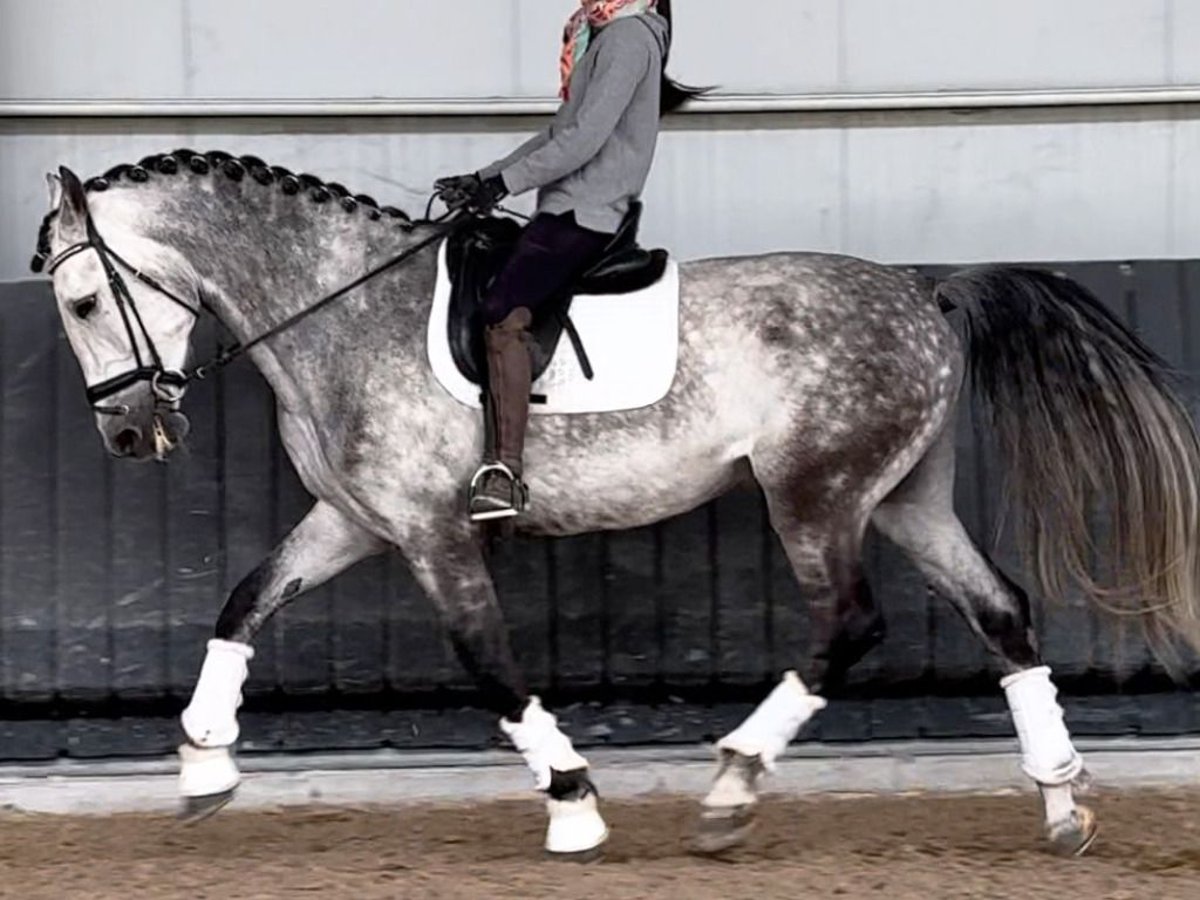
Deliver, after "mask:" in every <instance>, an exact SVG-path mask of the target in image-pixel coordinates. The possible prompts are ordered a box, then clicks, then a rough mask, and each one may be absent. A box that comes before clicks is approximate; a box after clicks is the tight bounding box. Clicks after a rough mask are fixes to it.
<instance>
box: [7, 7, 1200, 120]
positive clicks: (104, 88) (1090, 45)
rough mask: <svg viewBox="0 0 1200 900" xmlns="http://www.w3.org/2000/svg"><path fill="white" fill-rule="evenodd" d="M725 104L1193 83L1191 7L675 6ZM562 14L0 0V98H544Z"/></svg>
mask: <svg viewBox="0 0 1200 900" xmlns="http://www.w3.org/2000/svg"><path fill="white" fill-rule="evenodd" d="M677 6H678V9H677V11H676V28H677V42H676V50H675V57H674V58H675V65H674V69H675V71H676V72H677V73H678V75H679V76H680V77H681V78H682V79H683V80H686V81H690V82H693V83H698V84H715V85H718V86H719V87H720V89H721V90H722V91H725V92H730V93H759V92H763V93H821V92H838V91H895V90H905V89H921V90H942V89H985V88H1012V87H1038V88H1052V87H1059V88H1079V87H1095V86H1109V87H1129V86H1153V85H1161V84H1164V83H1169V82H1170V81H1171V80H1172V79H1174V80H1175V81H1177V82H1178V81H1193V82H1195V81H1200V70H1198V68H1197V67H1198V66H1200V62H1198V61H1197V55H1196V53H1195V48H1196V46H1198V43H1197V42H1198V40H1200V10H1198V9H1197V7H1198V6H1200V4H1198V3H1196V2H1192V0H1054V2H1049V3H1048V2H1044V0H971V2H968V3H963V2H961V0H905V2H903V3H900V2H896V0H755V2H753V3H730V2H729V0H680V2H678V3H677ZM573 8H574V0H453V2H442V3H433V2H429V0H336V2H334V0H254V2H253V3H247V2H244V0H105V2H103V3H99V2H94V0H0V75H2V76H3V77H0V97H6V98H12V99H16V98H24V99H29V98H46V99H52V98H59V99H78V98H112V99H121V98H135V99H136V98H163V99H172V98H175V99H178V98H189V97H191V98H200V99H255V98H257V99H269V98H364V97H385V98H430V97H439V98H454V97H476V98H486V97H504V96H523V97H529V96H541V97H545V96H551V95H552V94H553V93H554V90H555V88H556V81H557V78H556V68H557V66H556V60H557V52H558V45H559V40H560V37H561V32H562V25H563V22H564V21H565V19H566V17H567V15H568V14H569V13H570V12H571V11H572V9H573Z"/></svg>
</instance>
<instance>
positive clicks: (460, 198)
mask: <svg viewBox="0 0 1200 900" xmlns="http://www.w3.org/2000/svg"><path fill="white" fill-rule="evenodd" d="M433 189H434V191H435V192H436V193H437V195H438V196H439V197H441V199H442V202H443V203H445V204H446V207H447V208H448V209H463V208H464V207H465V208H467V209H470V210H471V211H473V212H480V213H486V212H488V211H490V210H491V208H492V207H493V206H495V205H496V204H497V203H499V202H500V200H502V199H503V198H504V197H506V196H507V195H508V188H507V186H506V185H505V184H504V179H503V178H502V177H501V176H500V175H495V176H493V177H492V178H489V179H487V180H486V181H484V180H483V179H481V178H480V177H479V175H478V174H472V175H453V176H450V177H449V178H439V179H438V180H437V181H435V182H434V183H433Z"/></svg>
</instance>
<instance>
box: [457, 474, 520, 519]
mask: <svg viewBox="0 0 1200 900" xmlns="http://www.w3.org/2000/svg"><path fill="white" fill-rule="evenodd" d="M492 474H498V475H502V476H503V477H504V478H505V479H506V480H507V481H508V485H509V499H508V507H507V508H504V509H476V500H477V499H478V494H479V486H480V485H481V484H482V483H483V480H484V479H485V478H486V477H487V476H488V475H492ZM467 503H468V509H469V511H470V515H471V521H472V522H489V521H493V520H496V519H510V518H513V517H514V516H518V515H520V514H521V513H523V512H524V511H525V509H526V507H527V506H528V505H529V488H528V487H526V486H525V482H523V481H522V480H521V479H520V478H519V477H518V476H517V474H516V473H515V472H514V471H513V470H512V469H510V468H509V467H508V466H506V465H505V464H504V463H502V462H494V463H486V464H485V465H482V466H480V467H479V469H478V470H477V471H476V472H475V475H474V476H473V477H472V478H471V487H470V492H469V495H468V501H467Z"/></svg>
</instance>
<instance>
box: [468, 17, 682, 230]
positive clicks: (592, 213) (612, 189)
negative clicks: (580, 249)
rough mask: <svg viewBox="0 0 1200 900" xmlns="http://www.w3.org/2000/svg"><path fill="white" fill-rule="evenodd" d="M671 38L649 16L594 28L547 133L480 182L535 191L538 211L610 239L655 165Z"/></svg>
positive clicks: (514, 190) (666, 29)
mask: <svg viewBox="0 0 1200 900" xmlns="http://www.w3.org/2000/svg"><path fill="white" fill-rule="evenodd" d="M669 31H670V29H669V26H668V25H667V21H666V19H664V18H663V17H662V16H660V15H658V14H657V13H654V12H649V13H643V14H641V15H637V16H629V17H626V18H623V19H617V20H616V21H614V22H610V23H609V24H608V25H606V26H604V27H603V28H600V29H597V30H596V32H594V33H593V35H592V42H591V44H590V45H589V46H588V49H587V53H585V54H584V56H583V59H581V60H580V61H579V64H578V65H577V66H576V67H575V71H574V73H573V74H572V75H571V90H570V99H568V100H567V101H566V102H565V103H564V104H563V105H562V106H561V107H560V108H559V110H558V114H557V115H556V116H555V117H554V121H553V122H552V123H551V124H550V127H549V128H547V129H546V130H545V131H543V132H541V133H540V134H538V135H536V136H535V137H534V138H532V139H531V140H529V141H527V142H526V143H525V144H523V145H522V146H520V147H519V148H517V150H516V151H515V152H514V153H512V154H510V155H509V156H507V157H505V158H504V159H502V160H499V161H497V162H495V163H493V164H492V165H490V166H488V167H486V168H484V169H481V170H480V172H479V175H480V176H481V177H482V178H485V179H487V178H492V177H494V176H495V175H502V176H503V177H504V183H505V185H506V186H507V187H508V190H509V192H510V193H512V194H523V193H525V192H526V191H529V190H533V189H534V188H537V189H539V190H538V202H537V208H538V211H539V212H546V213H554V214H559V213H565V212H573V213H575V220H576V221H577V222H578V223H579V224H580V225H582V226H583V227H584V228H590V229H592V230H594V231H603V232H608V233H613V232H615V231H616V230H617V228H618V227H619V226H620V224H621V221H622V219H624V217H625V214H626V213H627V212H628V211H629V204H630V201H632V200H635V199H637V198H638V197H639V196H641V193H642V189H643V188H644V187H645V186H646V179H647V177H648V176H649V175H650V165H651V163H652V162H653V161H654V150H655V146H656V144H657V143H658V129H659V119H660V115H661V114H660V111H659V103H660V96H661V88H662V71H663V58H664V57H665V55H666V51H667V46H668V42H669V39H670V36H669Z"/></svg>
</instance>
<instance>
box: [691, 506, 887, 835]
mask: <svg viewBox="0 0 1200 900" xmlns="http://www.w3.org/2000/svg"><path fill="white" fill-rule="evenodd" d="M767 500H768V504H769V506H770V507H771V518H772V524H773V525H774V527H775V530H776V533H777V534H778V535H779V538H780V541H781V542H782V544H783V548H784V551H785V552H786V553H787V557H788V560H789V562H790V563H791V565H792V569H793V571H794V572H795V575H796V577H797V579H798V580H799V581H800V584H801V586H802V587H803V588H804V592H805V594H806V599H809V600H810V601H811V608H812V631H811V637H810V644H809V649H808V653H807V654H804V655H803V657H802V658H803V660H804V662H803V663H802V664H801V665H800V667H799V668H798V671H791V672H788V673H787V674H786V675H785V676H784V678H783V680H782V682H781V683H780V684H779V685H778V686H777V687H776V688H775V690H774V691H773V692H772V693H771V695H770V696H769V697H768V698H767V699H766V700H765V701H764V702H763V703H762V704H761V705H760V706H759V707H758V708H757V709H756V710H755V711H754V713H753V714H751V716H750V717H749V718H748V719H746V721H745V722H743V723H742V724H741V725H740V726H738V728H737V729H735V730H734V731H733V732H732V733H730V734H729V735H727V736H726V737H724V738H723V739H722V740H721V741H720V742H719V743H718V745H717V747H718V750H719V753H720V763H719V769H718V772H717V777H716V780H715V781H714V782H713V787H712V789H711V790H710V792H709V794H708V796H706V797H705V798H704V801H703V804H702V813H701V820H700V832H699V835H698V836H697V842H696V847H697V849H698V850H700V851H702V852H705V853H716V852H719V851H721V850H724V849H727V848H729V847H731V846H734V845H735V844H737V843H740V842H741V840H742V839H743V838H744V836H745V834H746V833H747V831H748V829H749V827H750V825H751V823H752V820H753V814H754V806H755V804H756V802H757V793H758V792H757V787H758V778H759V776H760V775H761V774H762V773H763V772H764V771H769V770H771V769H772V768H773V767H774V764H775V760H776V759H777V758H778V757H779V756H780V755H782V753H783V751H784V749H785V748H786V747H787V745H788V744H789V743H791V741H792V740H793V739H794V738H795V737H796V735H797V734H798V733H799V731H800V729H801V728H802V727H803V726H804V724H805V723H806V722H807V721H808V720H809V719H810V718H811V717H812V716H813V715H814V714H815V713H817V712H818V711H820V710H821V709H823V708H824V707H825V705H826V700H825V698H824V696H823V695H825V694H828V693H829V692H830V691H833V690H836V689H837V688H838V687H839V686H840V684H841V682H842V680H843V678H844V677H845V675H846V672H847V671H848V670H849V669H850V667H851V666H853V665H854V664H855V663H856V662H857V661H858V660H859V659H861V658H862V657H863V655H865V654H866V653H867V652H868V651H869V650H870V649H871V648H872V647H874V646H876V645H877V644H878V643H879V642H880V641H881V640H882V639H883V632H884V629H883V620H882V617H881V616H880V614H879V610H878V608H877V606H876V604H875V602H874V600H873V598H872V596H871V592H870V590H869V588H868V586H867V583H866V581H865V580H864V578H863V572H862V565H861V561H860V557H861V548H862V536H863V530H864V528H865V522H864V521H862V520H861V519H862V518H865V515H864V516H861V517H860V518H859V520H856V519H854V518H849V517H848V518H837V517H834V516H825V515H822V516H821V518H823V519H825V521H822V522H820V523H817V522H809V521H804V520H802V519H800V518H798V517H797V515H796V513H795V512H794V511H793V510H792V508H791V507H790V504H789V503H788V502H787V501H786V497H785V496H780V495H778V494H775V493H773V492H772V491H771V490H770V489H768V490H767ZM853 505H854V504H851V506H853ZM820 509H822V510H824V511H826V512H828V510H829V507H827V506H824V505H822V506H821V507H820Z"/></svg>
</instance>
